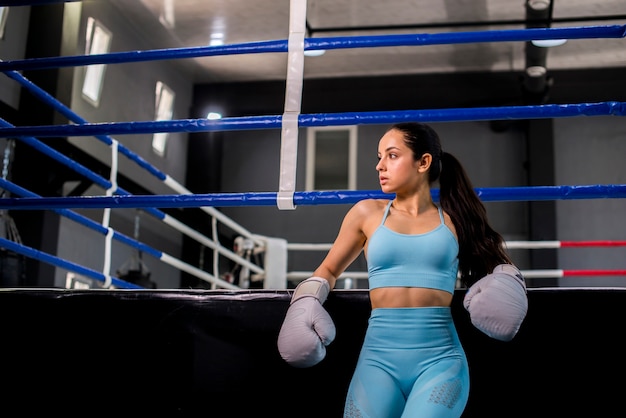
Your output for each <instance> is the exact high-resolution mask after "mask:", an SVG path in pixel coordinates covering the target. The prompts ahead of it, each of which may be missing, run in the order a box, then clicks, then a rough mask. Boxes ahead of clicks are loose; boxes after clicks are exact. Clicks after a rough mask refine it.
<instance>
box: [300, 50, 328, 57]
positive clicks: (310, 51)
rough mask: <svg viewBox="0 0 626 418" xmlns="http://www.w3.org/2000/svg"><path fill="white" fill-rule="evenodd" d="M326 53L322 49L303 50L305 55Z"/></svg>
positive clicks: (314, 55)
mask: <svg viewBox="0 0 626 418" xmlns="http://www.w3.org/2000/svg"><path fill="white" fill-rule="evenodd" d="M325 53H326V50H324V49H311V50H308V51H304V56H305V57H319V56H322V55H324V54H325Z"/></svg>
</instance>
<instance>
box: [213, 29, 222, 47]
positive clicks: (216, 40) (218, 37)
mask: <svg viewBox="0 0 626 418" xmlns="http://www.w3.org/2000/svg"><path fill="white" fill-rule="evenodd" d="M220 45H224V34H223V33H222V32H215V33H212V34H211V39H210V40H209V46H220Z"/></svg>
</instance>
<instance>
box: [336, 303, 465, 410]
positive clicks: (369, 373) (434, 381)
mask: <svg viewBox="0 0 626 418" xmlns="http://www.w3.org/2000/svg"><path fill="white" fill-rule="evenodd" d="M468 397H469V367H468V364H467V358H466V357H465V352H464V351H463V347H462V346H461V342H460V341H459V337H458V334H457V332H456V328H455V327H454V322H453V320H452V314H451V311H450V308H447V307H427V308H382V309H374V310H373V311H372V314H371V316H370V318H369V324H368V328H367V331H366V334H365V340H364V342H363V347H362V348H361V353H360V354H359V359H358V362H357V365H356V370H355V371H354V375H353V376H352V380H351V382H350V386H349V388H348V395H347V398H346V404H345V408H344V418H394V417H403V418H409V417H411V418H414V417H419V418H444V417H445V418H452V417H454V418H458V417H460V416H461V414H462V413H463V410H464V409H465V405H466V404H467V400H468Z"/></svg>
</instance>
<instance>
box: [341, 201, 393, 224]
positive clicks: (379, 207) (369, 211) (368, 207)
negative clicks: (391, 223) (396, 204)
mask: <svg viewBox="0 0 626 418" xmlns="http://www.w3.org/2000/svg"><path fill="white" fill-rule="evenodd" d="M388 203H389V200H387V199H364V200H360V201H358V202H357V203H355V204H354V206H352V208H351V209H350V211H349V212H348V213H349V214H350V216H351V217H353V218H358V219H361V220H364V221H366V220H368V219H372V218H375V219H379V218H380V217H381V216H382V214H383V212H384V211H385V208H386V207H387V204H388Z"/></svg>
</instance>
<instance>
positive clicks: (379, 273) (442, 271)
mask: <svg viewBox="0 0 626 418" xmlns="http://www.w3.org/2000/svg"><path fill="white" fill-rule="evenodd" d="M391 203H392V202H391V201H390V202H389V204H388V205H387V207H386V208H385V214H384V215H383V220H382V221H381V223H380V225H379V226H378V228H376V231H374V234H372V236H371V237H370V242H369V244H368V246H367V271H368V276H369V286H370V289H376V288H379V287H427V288H432V289H439V290H444V291H446V292H449V293H454V288H455V285H456V279H457V273H458V267H459V259H458V255H459V244H458V242H457V240H456V238H455V237H454V234H453V233H452V231H450V229H449V228H448V227H447V226H446V225H445V223H444V220H443V212H442V210H441V208H440V207H438V210H439V218H440V219H441V224H440V225H439V226H437V227H436V228H435V229H433V230H432V231H429V232H426V233H424V234H411V235H408V234H401V233H399V232H395V231H392V230H391V229H389V228H387V227H386V226H385V220H386V219H387V215H388V214H389V208H390V207H391Z"/></svg>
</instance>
